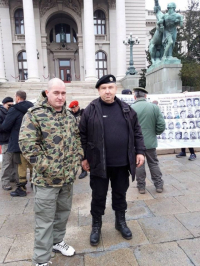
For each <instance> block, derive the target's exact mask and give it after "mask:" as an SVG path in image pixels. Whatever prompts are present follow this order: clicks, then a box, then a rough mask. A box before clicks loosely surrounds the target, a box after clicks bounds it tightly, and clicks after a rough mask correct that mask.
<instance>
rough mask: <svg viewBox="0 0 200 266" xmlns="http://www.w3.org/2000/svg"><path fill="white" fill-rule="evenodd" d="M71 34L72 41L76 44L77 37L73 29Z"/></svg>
mask: <svg viewBox="0 0 200 266" xmlns="http://www.w3.org/2000/svg"><path fill="white" fill-rule="evenodd" d="M72 33H73V41H74V43H76V42H77V35H76V32H75V30H74V29H72Z"/></svg>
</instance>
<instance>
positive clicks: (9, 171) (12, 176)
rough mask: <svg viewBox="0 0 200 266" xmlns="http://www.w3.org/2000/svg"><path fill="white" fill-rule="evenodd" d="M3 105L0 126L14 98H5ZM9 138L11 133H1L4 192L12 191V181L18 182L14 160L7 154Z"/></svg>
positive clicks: (0, 112)
mask: <svg viewBox="0 0 200 266" xmlns="http://www.w3.org/2000/svg"><path fill="white" fill-rule="evenodd" d="M2 104H3V105H0V124H2V123H3V121H4V120H5V118H6V115H7V113H8V109H9V108H10V107H11V106H12V105H13V104H14V103H13V98H11V97H6V98H4V99H3V101H2ZM9 137H10V133H9V132H5V131H1V132H0V145H1V146H2V167H1V182H2V188H3V189H4V190H11V189H12V187H11V185H10V181H15V180H18V173H17V171H16V169H15V168H14V163H13V160H12V158H10V154H9V153H8V152H7V150H8V141H9Z"/></svg>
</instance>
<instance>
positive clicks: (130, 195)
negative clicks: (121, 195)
mask: <svg viewBox="0 0 200 266" xmlns="http://www.w3.org/2000/svg"><path fill="white" fill-rule="evenodd" d="M126 199H127V201H136V200H145V199H153V197H152V195H151V194H150V193H149V192H148V191H147V190H146V193H145V194H140V193H139V191H138V189H137V188H129V189H128V191H127V193H126Z"/></svg>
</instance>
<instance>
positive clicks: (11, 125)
mask: <svg viewBox="0 0 200 266" xmlns="http://www.w3.org/2000/svg"><path fill="white" fill-rule="evenodd" d="M15 103H16V104H15V105H13V106H12V107H11V108H10V109H9V111H8V113H7V115H6V118H5V120H4V122H3V123H2V124H1V125H0V132H2V130H3V131H6V132H8V133H10V138H9V142H8V151H7V152H8V153H9V155H10V157H12V160H14V164H15V168H16V171H18V164H20V163H21V159H20V154H21V151H20V148H19V144H18V140H19V130H20V127H21V123H22V119H23V116H24V115H25V113H26V112H27V110H28V109H29V108H30V107H32V106H33V104H32V103H31V102H29V101H26V92H24V91H17V92H16V95H15ZM21 178H22V179H23V180H24V179H25V180H26V177H22V176H20V179H21ZM17 182H18V188H17V191H18V190H19V191H20V192H21V193H22V194H23V195H24V196H26V192H25V193H23V190H25V185H24V182H22V184H21V182H19V180H17ZM25 184H26V183H25ZM11 193H13V192H11ZM11 196H13V195H12V194H11ZM19 196H20V195H19Z"/></svg>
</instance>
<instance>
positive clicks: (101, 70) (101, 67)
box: [95, 51, 107, 78]
mask: <svg viewBox="0 0 200 266" xmlns="http://www.w3.org/2000/svg"><path fill="white" fill-rule="evenodd" d="M95 61H96V62H95V63H96V75H97V77H98V78H101V77H102V76H104V75H107V56H106V54H105V53H104V52H102V51H99V52H97V53H96V55H95Z"/></svg>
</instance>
